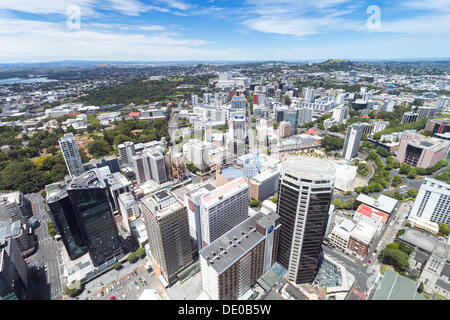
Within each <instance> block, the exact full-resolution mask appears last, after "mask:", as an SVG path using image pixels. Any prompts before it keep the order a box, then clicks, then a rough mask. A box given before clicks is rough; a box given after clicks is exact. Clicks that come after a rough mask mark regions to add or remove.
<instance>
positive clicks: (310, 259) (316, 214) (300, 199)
mask: <svg viewBox="0 0 450 320" xmlns="http://www.w3.org/2000/svg"><path fill="white" fill-rule="evenodd" d="M334 179H335V169H334V165H333V164H332V163H330V162H328V161H325V160H321V159H315V158H309V157H299V156H294V157H288V158H287V159H286V160H285V161H284V162H283V164H282V169H281V178H280V186H279V191H278V207H277V208H278V209H277V210H278V212H277V214H278V215H279V216H280V220H281V232H280V245H279V250H278V261H279V262H280V263H281V264H282V265H283V266H284V267H286V268H287V269H288V273H287V275H288V279H289V280H290V281H292V282H295V283H310V282H312V281H313V280H314V277H315V275H316V272H317V270H318V267H319V262H320V256H321V251H322V241H323V237H324V236H325V231H326V227H327V223H328V212H329V209H330V204H331V200H332V196H333V184H334Z"/></svg>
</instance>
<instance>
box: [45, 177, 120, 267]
mask: <svg viewBox="0 0 450 320" xmlns="http://www.w3.org/2000/svg"><path fill="white" fill-rule="evenodd" d="M58 188H60V189H59V190H58ZM46 189H47V190H48V192H49V193H48V197H47V203H48V206H49V208H50V214H51V217H52V220H53V221H54V223H55V225H56V227H57V229H58V231H59V233H60V235H61V238H62V240H63V243H64V246H65V247H66V250H67V253H68V254H69V257H70V258H71V259H76V258H78V257H80V256H82V255H83V254H84V253H86V250H87V251H88V252H89V255H90V257H91V260H92V263H93V264H94V266H99V265H101V264H103V263H105V262H108V261H109V260H111V259H114V258H118V257H120V256H121V255H122V254H123V250H122V246H121V243H120V239H119V234H118V231H117V228H116V225H115V221H114V217H113V213H112V209H111V205H110V201H109V195H108V191H107V186H106V184H105V182H104V181H103V179H102V177H101V175H100V173H99V172H98V169H94V170H90V171H87V172H85V173H83V174H82V175H81V176H78V177H77V178H74V179H72V180H71V181H70V182H69V184H68V185H67V186H63V185H60V186H59V187H58V186H56V187H55V186H54V185H50V186H47V187H46Z"/></svg>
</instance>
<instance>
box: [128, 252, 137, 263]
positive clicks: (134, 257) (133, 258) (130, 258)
mask: <svg viewBox="0 0 450 320" xmlns="http://www.w3.org/2000/svg"><path fill="white" fill-rule="evenodd" d="M137 258H138V257H137V255H136V253H135V252H132V253H130V254H129V255H128V257H127V261H128V262H130V263H135V262H136V260H137Z"/></svg>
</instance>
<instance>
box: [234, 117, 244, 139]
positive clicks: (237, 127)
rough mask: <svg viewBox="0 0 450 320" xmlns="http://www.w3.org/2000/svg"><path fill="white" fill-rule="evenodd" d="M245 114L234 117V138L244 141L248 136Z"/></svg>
mask: <svg viewBox="0 0 450 320" xmlns="http://www.w3.org/2000/svg"><path fill="white" fill-rule="evenodd" d="M245 126H246V122H245V116H239V115H236V116H234V117H233V119H232V129H233V130H232V132H233V139H234V140H238V141H242V140H245V138H246V136H247V135H246V128H245Z"/></svg>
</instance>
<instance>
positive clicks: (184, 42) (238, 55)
mask: <svg viewBox="0 0 450 320" xmlns="http://www.w3.org/2000/svg"><path fill="white" fill-rule="evenodd" d="M378 13H379V15H378ZM449 17H450V4H449V3H448V1H443V0H426V1H398V2H396V3H395V4H392V3H389V2H388V1H379V2H377V3H371V2H367V1H348V0H320V1H315V2H314V3H307V2H306V1H293V0H283V1H272V0H264V1H254V0H245V1H221V0H215V1H214V0H209V1H206V0H205V1H179V0H159V1H144V0H126V1H117V0H64V1H45V3H39V4H36V3H34V2H33V1H30V0H20V1H6V2H5V1H4V2H3V3H1V4H0V26H1V28H2V30H3V32H2V34H1V35H0V41H2V42H3V43H7V45H6V46H5V48H4V49H2V52H1V53H0V63H31V62H48V61H64V60H86V61H92V60H96V61H98V60H99V61H192V60H202V61H211V60H223V61H230V60H235V61H236V60H238V61H261V60H263V61H267V60H291V61H292V60H318V59H319V60H320V59H329V58H336V59H343V58H346V59H353V60H355V59H362V60H366V59H367V60H371V59H420V58H437V57H444V58H445V57H448V52H449V51H450V50H449V49H450V45H449V41H448V40H449V35H448V32H447V31H446V30H448V29H449V28H450V22H449V21H450V19H448V18H449ZM378 18H379V19H378ZM93 43H95V46H93V45H92V44H93ZM119 43H120V46H119V45H118V44H119ZM418 44H420V45H418Z"/></svg>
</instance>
